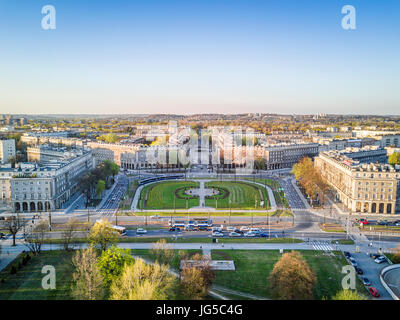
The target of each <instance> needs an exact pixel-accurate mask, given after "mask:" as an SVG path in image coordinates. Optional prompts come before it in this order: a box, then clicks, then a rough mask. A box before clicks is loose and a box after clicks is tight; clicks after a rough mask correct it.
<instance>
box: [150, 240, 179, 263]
mask: <svg viewBox="0 0 400 320" xmlns="http://www.w3.org/2000/svg"><path fill="white" fill-rule="evenodd" d="M150 256H151V257H152V258H153V260H155V261H157V262H158V263H161V264H170V263H171V261H172V259H173V258H174V250H173V249H172V247H171V246H170V245H169V244H167V241H166V240H165V239H161V240H158V241H157V242H156V243H154V244H153V245H152V248H151V249H150Z"/></svg>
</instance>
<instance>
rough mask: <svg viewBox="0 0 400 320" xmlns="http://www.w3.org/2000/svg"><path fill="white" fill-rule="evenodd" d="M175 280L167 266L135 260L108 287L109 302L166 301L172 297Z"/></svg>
mask: <svg viewBox="0 0 400 320" xmlns="http://www.w3.org/2000/svg"><path fill="white" fill-rule="evenodd" d="M175 284H176V279H175V277H174V276H173V275H171V274H170V273H169V271H168V266H166V265H160V264H158V263H155V264H154V265H149V264H146V263H145V262H144V261H143V260H142V259H136V260H135V262H134V263H133V264H131V265H125V267H124V269H123V271H122V274H121V276H120V277H119V278H117V279H116V280H115V281H113V283H112V284H111V287H110V292H111V294H110V299H111V300H166V299H171V298H172V297H173V296H174V290H173V289H174V287H175Z"/></svg>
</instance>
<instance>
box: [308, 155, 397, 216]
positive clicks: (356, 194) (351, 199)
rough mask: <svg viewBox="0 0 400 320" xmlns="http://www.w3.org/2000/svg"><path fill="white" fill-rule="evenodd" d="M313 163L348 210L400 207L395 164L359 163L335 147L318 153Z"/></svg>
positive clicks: (384, 210) (390, 210)
mask: <svg viewBox="0 0 400 320" xmlns="http://www.w3.org/2000/svg"><path fill="white" fill-rule="evenodd" d="M314 165H315V167H316V168H317V169H318V170H319V171H320V172H321V174H322V176H323V177H324V178H325V179H326V181H327V182H328V183H329V184H330V185H331V186H332V187H333V189H334V190H335V191H336V197H337V199H338V200H340V201H341V202H342V203H343V204H344V205H345V206H346V207H347V208H348V209H349V210H351V212H360V213H385V214H394V213H395V212H396V211H399V210H400V208H399V204H400V201H399V200H400V199H399V194H398V192H397V190H398V189H399V182H400V168H399V167H397V168H394V167H393V166H391V165H388V164H379V163H378V164H372V163H371V164H360V163H359V162H358V161H356V160H353V159H351V158H350V157H349V156H344V155H341V154H340V153H338V152H335V151H330V152H323V153H321V154H320V155H319V156H318V157H316V158H315V160H314Z"/></svg>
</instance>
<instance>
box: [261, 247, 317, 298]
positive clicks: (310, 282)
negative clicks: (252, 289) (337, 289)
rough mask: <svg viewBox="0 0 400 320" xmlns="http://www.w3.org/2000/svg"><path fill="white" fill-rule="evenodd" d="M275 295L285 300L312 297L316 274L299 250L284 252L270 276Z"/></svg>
mask: <svg viewBox="0 0 400 320" xmlns="http://www.w3.org/2000/svg"><path fill="white" fill-rule="evenodd" d="M268 281H269V287H270V290H271V293H272V295H273V296H274V297H276V298H278V299H283V300H298V299H312V298H313V290H314V286H315V282H316V276H315V275H314V273H313V272H312V271H311V269H310V267H309V266H308V264H307V262H306V261H305V260H304V258H303V257H302V255H301V254H300V253H299V252H295V251H292V252H290V253H284V254H283V255H282V257H281V258H280V259H279V261H278V262H277V263H276V264H275V265H274V268H273V269H272V272H271V274H270V275H269V277H268Z"/></svg>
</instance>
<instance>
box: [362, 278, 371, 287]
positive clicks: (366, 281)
mask: <svg viewBox="0 0 400 320" xmlns="http://www.w3.org/2000/svg"><path fill="white" fill-rule="evenodd" d="M361 280H362V282H363V284H364V286H370V285H371V281H369V279H368V278H367V277H362V278H361Z"/></svg>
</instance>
